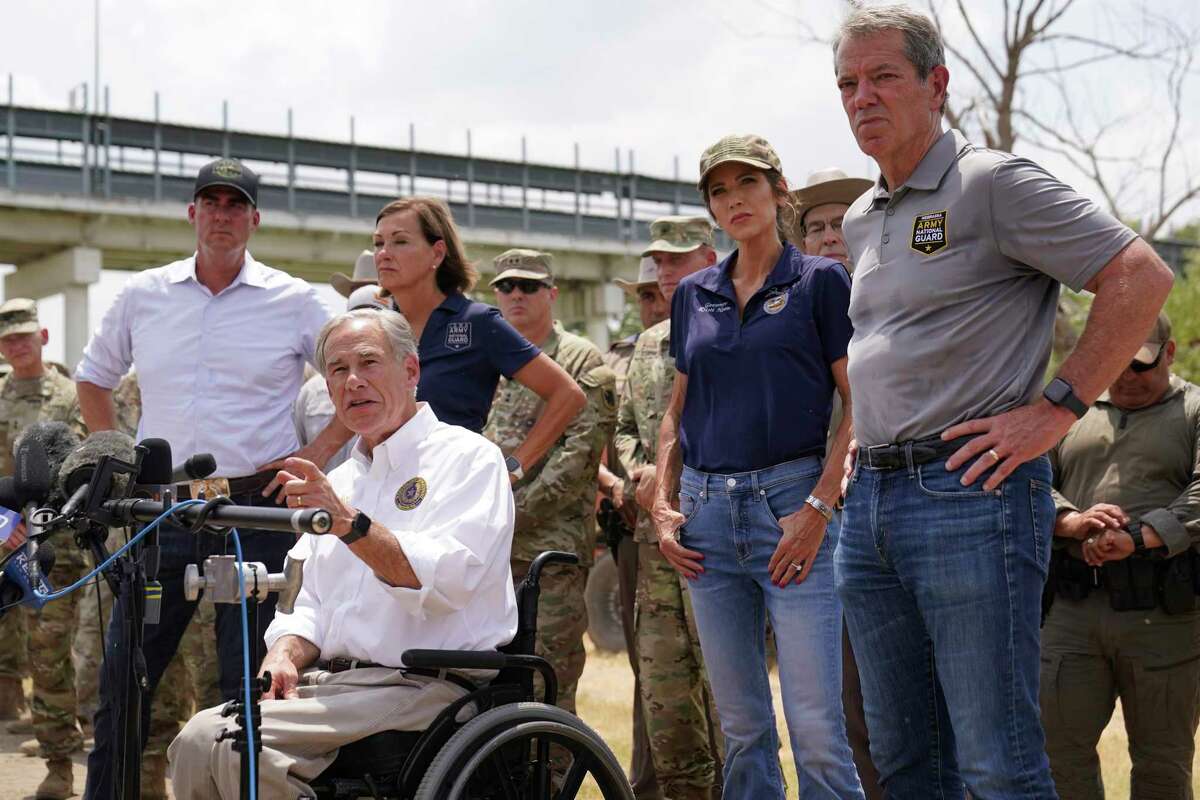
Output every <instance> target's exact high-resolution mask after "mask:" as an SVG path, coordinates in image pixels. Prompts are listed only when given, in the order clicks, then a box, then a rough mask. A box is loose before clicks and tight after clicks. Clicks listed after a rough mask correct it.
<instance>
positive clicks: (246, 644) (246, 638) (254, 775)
mask: <svg viewBox="0 0 1200 800" xmlns="http://www.w3.org/2000/svg"><path fill="white" fill-rule="evenodd" d="M229 532H230V533H231V534H232V535H233V549H234V552H236V553H237V564H238V576H239V577H240V578H241V580H239V581H238V598H239V599H240V600H241V606H242V674H243V675H244V676H245V677H244V679H243V680H242V690H243V698H242V699H243V700H244V701H245V703H246V712H245V717H246V752H245V753H244V754H243V755H242V757H243V758H249V759H250V800H258V765H257V763H255V762H256V761H257V759H255V758H254V719H253V718H252V716H251V714H250V711H251V709H252V708H254V706H253V705H251V703H250V616H249V613H248V612H247V611H246V575H245V573H244V572H243V570H244V569H245V566H244V562H243V561H242V540H241V538H239V537H238V532H237V528H230V529H229Z"/></svg>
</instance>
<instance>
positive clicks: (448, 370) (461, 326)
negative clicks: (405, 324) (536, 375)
mask: <svg viewBox="0 0 1200 800" xmlns="http://www.w3.org/2000/svg"><path fill="white" fill-rule="evenodd" d="M418 352H419V354H420V359H421V381H420V383H418V384H417V399H418V400H424V401H425V402H427V403H429V405H430V406H431V407H432V408H433V413H434V414H436V415H437V418H438V419H440V420H441V421H442V422H445V423H448V424H450V425H461V426H462V427H464V428H467V429H469V430H472V431H475V432H476V433H479V432H480V431H481V430H483V423H485V422H486V421H487V416H488V412H489V411H491V410H492V398H493V397H495V395H496V384H497V383H499V382H500V376H501V375H503V376H505V377H506V378H511V377H512V376H513V375H514V374H516V373H517V372H518V371H519V370H520V369H521V367H523V366H525V365H526V364H528V363H529V362H530V361H532V360H533V359H534V358H536V357H537V355H538V353H540V352H541V351H540V350H538V349H537V347H535V346H534V345H532V344H530V343H529V342H528V341H527V340H526V339H525V337H524V336H522V335H521V334H519V333H517V331H516V329H515V328H513V326H512V325H509V324H508V323H507V322H506V321H505V320H504V317H502V316H500V311H499V309H497V308H495V307H493V306H489V305H487V304H486V303H475V302H472V301H470V300H468V299H467V298H466V297H463V296H462V295H461V294H452V295H448V296H447V297H446V299H445V300H443V301H442V304H441V305H440V306H438V307H437V308H435V309H434V310H433V313H432V314H431V315H430V316H429V321H428V322H426V323H425V330H423V331H422V332H421V342H420V344H419V345H418Z"/></svg>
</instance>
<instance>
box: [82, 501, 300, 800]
mask: <svg viewBox="0 0 1200 800" xmlns="http://www.w3.org/2000/svg"><path fill="white" fill-rule="evenodd" d="M232 499H233V500H234V502H236V503H239V504H242V505H256V506H274V505H275V504H274V503H273V502H272V501H270V500H268V499H267V498H264V497H261V496H259V495H258V494H257V493H254V494H251V495H240V496H237V497H234V498H232ZM160 531H161V532H160V534H159V546H160V548H161V557H160V564H159V571H158V581H159V582H160V583H161V584H162V587H163V592H162V606H161V609H162V611H161V616H160V620H159V623H158V624H157V625H146V626H145V627H144V631H145V633H144V639H143V641H142V653H143V655H144V656H145V659H146V673H147V677H148V678H149V683H150V694H149V695H148V696H147V697H145V699H144V700H143V703H142V719H141V739H142V740H141V743H140V745H139V749H141V748H144V747H145V746H146V738H147V736H149V733H150V707H151V703H152V702H153V699H154V690H155V689H156V688H157V687H158V681H159V679H160V678H161V677H162V674H163V672H165V671H166V669H167V665H168V664H169V663H170V661H171V658H172V657H173V656H174V655H175V651H176V649H178V647H179V642H180V640H181V639H182V638H183V633H184V631H185V630H186V629H187V626H188V622H189V621H191V618H192V613H193V612H194V611H195V610H196V603H194V602H189V601H188V600H187V599H186V598H185V597H184V596H183V572H184V568H185V567H186V566H187V565H188V564H194V563H200V562H203V561H204V559H205V557H207V556H209V555H224V554H230V555H232V554H233V553H234V548H233V539H232V538H230V539H229V540H228V541H226V539H225V537H218V536H211V535H208V534H202V535H200V536H199V537H197V536H196V535H195V534H192V533H188V532H186V531H183V530H181V529H179V528H177V527H175V526H173V525H167V524H164V525H162V526H161V528H160ZM238 535H239V537H240V538H241V542H242V555H243V557H244V558H245V559H246V560H247V561H261V562H263V563H264V564H266V565H267V568H268V569H269V570H270V571H271V572H279V571H281V570H282V569H283V557H284V556H285V555H286V554H287V551H288V550H290V549H291V547H292V545H293V544H295V542H296V539H295V537H294V536H292V535H291V534H287V533H275V532H272V531H255V530H239V531H238ZM143 541H145V540H143ZM275 599H276V598H275V595H273V594H272V595H271V596H270V597H269V598H268V599H267V600H266V601H265V602H263V603H262V604H260V605H259V606H258V625H257V628H258V631H257V632H256V633H255V632H252V633H251V636H250V640H251V643H252V646H253V642H254V641H255V639H257V641H258V658H259V660H261V659H262V657H263V656H264V655H266V649H265V648H264V647H263V641H262V635H263V633H264V632H265V631H266V629H267V626H268V625H269V624H270V623H271V620H272V619H274V617H275ZM216 611H217V614H216V621H217V625H216V627H217V631H216V633H217V642H216V645H217V658H218V668H219V671H220V683H221V694H222V696H223V697H224V698H225V699H226V700H232V699H234V698H235V697H238V696H240V689H241V685H242V621H241V610H240V608H239V607H238V606H236V605H218V606H217V607H216ZM123 614H124V606H123V604H122V603H121V602H120V600H118V601H117V602H116V603H115V607H114V608H113V612H112V617H111V618H110V621H109V625H108V629H107V636H106V641H105V643H104V650H105V654H104V667H103V669H102V670H101V671H100V704H99V707H98V708H97V710H96V716H95V719H94V725H95V737H96V739H95V742H96V743H95V746H94V747H93V748H92V752H91V753H90V754H89V755H88V770H87V787H86V789H85V790H84V797H85V798H90V800H108V798H110V797H114V796H116V794H115V793H116V791H117V788H118V787H116V786H114V780H115V776H114V774H113V754H114V751H115V752H121V751H122V750H123V748H124V747H126V746H127V745H125V744H124V743H123V742H122V741H121V733H122V732H123V730H124V729H123V725H124V710H125V707H126V706H125V702H126V697H125V694H126V693H125V683H124V680H125V669H126V662H127V660H128V657H127V653H126V652H125V651H124V649H123V648H121V647H120V646H119V640H120V636H121V632H120V630H119V629H120V627H121V621H122V619H123ZM250 659H251V663H250V669H251V670H255V671H257V670H258V666H259V665H258V664H256V663H254V655H253V654H251V656H250Z"/></svg>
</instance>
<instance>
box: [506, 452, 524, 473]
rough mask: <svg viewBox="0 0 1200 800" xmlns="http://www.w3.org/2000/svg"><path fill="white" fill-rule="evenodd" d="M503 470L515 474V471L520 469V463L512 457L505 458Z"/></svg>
mask: <svg viewBox="0 0 1200 800" xmlns="http://www.w3.org/2000/svg"><path fill="white" fill-rule="evenodd" d="M504 468H505V469H507V470H508V471H509V472H516V471H517V470H519V469H520V468H521V462H520V461H517V459H516V458H515V457H514V456H505V457H504Z"/></svg>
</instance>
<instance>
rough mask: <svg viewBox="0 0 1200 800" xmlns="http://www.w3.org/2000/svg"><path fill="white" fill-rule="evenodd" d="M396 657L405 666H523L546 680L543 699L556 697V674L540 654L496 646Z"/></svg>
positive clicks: (409, 652)
mask: <svg viewBox="0 0 1200 800" xmlns="http://www.w3.org/2000/svg"><path fill="white" fill-rule="evenodd" d="M400 660H401V661H402V662H404V666H406V667H419V668H422V669H494V670H502V669H510V668H511V669H527V670H532V671H534V672H537V673H539V674H540V675H541V676H542V680H543V682H544V683H545V684H546V691H545V695H544V697H545V702H546V704H547V705H554V703H555V701H556V700H557V699H558V677H557V676H556V675H555V674H554V668H553V667H551V666H550V663H549V662H548V661H546V659H544V658H542V657H541V656H531V655H515V654H509V653H501V652H498V651H496V650H405V651H404V652H403V653H401V654H400Z"/></svg>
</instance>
